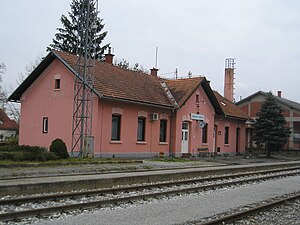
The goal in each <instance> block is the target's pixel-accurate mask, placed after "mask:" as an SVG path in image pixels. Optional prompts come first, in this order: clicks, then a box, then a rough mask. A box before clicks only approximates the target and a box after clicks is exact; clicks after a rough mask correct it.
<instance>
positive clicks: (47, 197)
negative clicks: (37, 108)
mask: <svg viewBox="0 0 300 225" xmlns="http://www.w3.org/2000/svg"><path fill="white" fill-rule="evenodd" d="M297 169H300V167H291V168H285V169H272V170H263V171H253V172H246V173H237V174H226V175H221V176H215V177H204V178H198V179H188V180H179V181H169V182H161V183H153V184H142V185H134V186H130V187H118V188H107V189H100V190H87V191H81V192H67V193H58V194H48V195H42V196H29V197H18V198H10V199H2V200H0V206H1V205H12V204H15V205H19V204H23V203H34V202H41V201H53V200H57V199H63V198H79V197H82V196H92V195H105V194H116V193H119V192H129V191H138V190H143V189H150V188H163V187H168V186H175V185H183V184H191V183H200V182H207V181H216V180H224V179H234V178H239V177H244V176H253V175H263V174H268V173H276V172H284V171H285V172H287V171H293V170H297Z"/></svg>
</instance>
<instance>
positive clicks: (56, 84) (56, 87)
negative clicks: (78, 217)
mask: <svg viewBox="0 0 300 225" xmlns="http://www.w3.org/2000/svg"><path fill="white" fill-rule="evenodd" d="M54 89H55V90H60V79H55V84H54Z"/></svg>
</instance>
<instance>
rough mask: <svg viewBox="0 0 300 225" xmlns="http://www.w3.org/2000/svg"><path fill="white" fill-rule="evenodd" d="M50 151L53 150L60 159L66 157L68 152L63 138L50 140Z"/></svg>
mask: <svg viewBox="0 0 300 225" xmlns="http://www.w3.org/2000/svg"><path fill="white" fill-rule="evenodd" d="M50 152H53V153H54V154H56V155H57V156H58V158H60V159H67V158H69V153H68V151H67V147H66V144H65V142H63V140H61V139H59V138H57V139H55V140H54V141H52V143H51V145H50Z"/></svg>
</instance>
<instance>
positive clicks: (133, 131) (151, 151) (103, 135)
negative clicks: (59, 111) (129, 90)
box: [95, 101, 171, 156]
mask: <svg viewBox="0 0 300 225" xmlns="http://www.w3.org/2000/svg"><path fill="white" fill-rule="evenodd" d="M113 113H117V114H120V115H121V138H120V139H121V140H120V141H111V126H112V114H113ZM150 113H158V114H159V118H160V119H166V120H167V141H166V142H165V143H160V142H159V132H160V121H159V120H157V121H152V122H151V121H150V119H149V116H150ZM139 115H140V116H143V117H146V133H145V142H138V141H137V125H138V116H139ZM170 116H171V114H170V110H162V109H158V108H153V107H144V106H138V105H133V104H125V103H120V102H107V101H101V102H100V104H98V125H97V130H96V133H95V137H97V138H96V140H95V146H97V147H96V148H95V154H104V155H105V154H110V153H111V154H115V155H120V154H123V155H124V154H127V155H128V154H129V153H133V154H137V155H138V154H140V155H149V156H150V155H157V154H158V153H159V152H164V153H166V154H168V153H169V140H170Z"/></svg>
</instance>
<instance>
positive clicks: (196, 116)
mask: <svg viewBox="0 0 300 225" xmlns="http://www.w3.org/2000/svg"><path fill="white" fill-rule="evenodd" d="M191 120H204V115H201V114H194V113H191Z"/></svg>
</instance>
